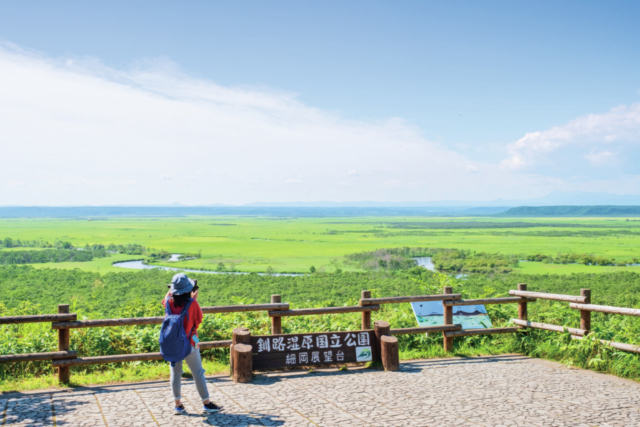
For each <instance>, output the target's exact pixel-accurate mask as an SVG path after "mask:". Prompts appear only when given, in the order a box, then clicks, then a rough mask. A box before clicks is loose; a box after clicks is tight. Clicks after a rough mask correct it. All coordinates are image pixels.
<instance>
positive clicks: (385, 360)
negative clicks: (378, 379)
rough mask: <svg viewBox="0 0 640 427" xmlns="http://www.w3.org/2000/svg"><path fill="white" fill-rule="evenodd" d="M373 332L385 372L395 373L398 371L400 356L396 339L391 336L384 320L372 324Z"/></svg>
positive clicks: (389, 327) (387, 323)
mask: <svg viewBox="0 0 640 427" xmlns="http://www.w3.org/2000/svg"><path fill="white" fill-rule="evenodd" d="M373 330H374V332H375V334H376V339H377V341H378V345H379V352H378V353H379V354H380V356H379V357H380V360H379V361H381V362H382V366H383V367H384V370H385V371H397V370H398V369H400V355H399V351H398V338H396V337H394V336H392V335H391V326H389V322H385V321H384V320H376V321H375V322H373Z"/></svg>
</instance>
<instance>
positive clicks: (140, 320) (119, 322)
mask: <svg viewBox="0 0 640 427" xmlns="http://www.w3.org/2000/svg"><path fill="white" fill-rule="evenodd" d="M288 309H289V304H288V303H283V304H242V305H222V306H213V307H202V312H203V313H204V314H216V313H239V312H245V311H266V310H288ZM163 320H164V317H160V316H158V317H131V318H128V319H94V320H79V321H75V322H56V323H52V324H51V327H52V328H53V329H67V328H104V327H109V326H131V325H158V324H161V323H162V322H163Z"/></svg>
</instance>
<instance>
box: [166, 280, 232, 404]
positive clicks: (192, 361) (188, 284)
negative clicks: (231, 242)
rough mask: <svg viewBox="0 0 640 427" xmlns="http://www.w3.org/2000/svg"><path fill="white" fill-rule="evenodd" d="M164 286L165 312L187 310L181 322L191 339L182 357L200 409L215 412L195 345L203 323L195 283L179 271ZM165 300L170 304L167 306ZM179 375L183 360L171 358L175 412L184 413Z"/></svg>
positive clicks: (178, 313) (175, 313)
mask: <svg viewBox="0 0 640 427" xmlns="http://www.w3.org/2000/svg"><path fill="white" fill-rule="evenodd" d="M167 286H169V292H167V295H166V296H165V298H164V299H163V300H162V306H163V307H164V308H165V311H166V312H167V314H169V311H170V312H171V314H172V315H180V314H182V313H183V311H186V312H185V313H184V314H185V315H184V321H183V326H184V331H185V333H186V334H187V338H188V339H189V340H190V344H191V352H190V353H189V354H188V355H187V356H186V357H185V359H184V361H185V362H187V365H188V366H189V370H190V371H191V374H192V375H193V379H194V381H195V383H196V389H197V390H198V394H199V395H200V398H201V399H202V403H203V405H204V408H203V412H204V413H213V412H218V411H219V410H220V409H221V408H220V407H219V406H217V405H216V404H215V403H213V402H212V401H211V400H210V399H209V391H208V390H207V382H206V380H205V377H204V373H205V370H204V368H203V367H202V359H201V358H200V349H199V348H198V342H199V340H198V326H200V324H201V323H202V310H201V309H200V305H199V304H198V288H197V284H196V282H195V281H193V280H191V279H189V278H188V277H187V275H186V274H184V273H178V274H176V275H175V276H173V279H172V280H171V284H170V285H167ZM167 304H169V307H168V308H169V310H167ZM165 321H166V320H165ZM181 378H182V360H180V361H179V362H172V363H171V389H172V391H173V398H174V400H175V404H176V406H175V413H176V415H183V414H186V413H187V411H186V410H185V408H184V405H183V404H182V402H181V399H182V396H181V395H180V388H181V385H182V384H181Z"/></svg>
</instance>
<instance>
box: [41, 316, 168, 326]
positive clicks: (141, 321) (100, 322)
mask: <svg viewBox="0 0 640 427" xmlns="http://www.w3.org/2000/svg"><path fill="white" fill-rule="evenodd" d="M163 321H164V317H131V318H128V319H95V320H78V321H76V322H56V323H52V324H51V328H52V329H67V328H102V327H107V326H131V325H157V324H160V323H162V322H163Z"/></svg>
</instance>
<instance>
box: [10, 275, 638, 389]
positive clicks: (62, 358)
mask: <svg viewBox="0 0 640 427" xmlns="http://www.w3.org/2000/svg"><path fill="white" fill-rule="evenodd" d="M509 295H511V296H509V297H501V298H483V299H468V300H463V299H462V296H461V294H454V293H453V290H452V288H451V287H445V288H444V290H443V293H442V294H439V295H414V296H400V297H384V298H371V292H370V291H362V294H361V299H360V303H359V305H356V306H345V307H324V308H302V309H291V308H290V307H289V304H288V303H282V302H281V296H280V295H272V296H271V303H269V304H245V305H231V306H213V307H202V311H203V313H204V314H216V313H239V312H249V311H266V312H267V314H268V316H269V317H270V319H271V333H272V335H279V334H282V317H289V316H317V315H325V314H340V313H354V312H360V313H362V322H361V329H362V330H370V329H372V327H371V312H372V311H378V310H380V305H382V304H401V303H408V302H422V301H441V302H442V306H443V314H444V316H443V318H444V319H443V320H444V321H443V325H437V326H424V327H413V328H398V329H390V330H389V335H390V336H391V335H406V334H421V333H428V332H442V333H443V338H444V350H445V352H449V351H451V350H452V349H453V339H454V338H456V337H465V336H474V335H491V334H504V333H515V332H518V331H519V330H522V329H524V328H534V329H543V330H547V331H554V332H568V333H570V334H571V335H572V338H574V339H582V338H583V337H584V336H586V335H588V334H589V331H590V330H591V312H593V311H595V312H601V313H610V314H621V315H629V316H640V309H631V308H620V307H609V306H601V305H593V304H591V291H590V290H589V289H582V290H581V293H580V296H573V295H558V294H549V293H541V292H529V291H527V285H526V284H518V290H513V291H509ZM537 299H547V300H554V301H563V302H569V303H570V304H569V307H570V308H572V309H576V310H580V328H571V327H565V326H558V325H550V324H546V323H538V322H531V321H529V320H528V319H527V315H528V313H527V304H528V303H531V302H535V301H536V300H537ZM514 303H515V304H518V318H517V319H511V322H512V323H513V324H514V325H516V326H515V327H502V328H478V329H462V326H461V325H459V324H454V323H453V307H456V306H465V305H480V304H482V305H486V304H514ZM163 320H164V317H134V318H127V319H95V320H77V315H76V314H75V313H69V306H68V305H66V304H65V305H59V306H58V314H43V315H35V316H10V317H0V325H7V324H21V323H42V322H51V327H52V329H54V330H57V331H58V351H53V352H45V353H30V354H14V355H0V363H15V362H30V361H45V360H50V361H51V364H52V366H54V367H57V368H58V379H59V381H60V382H61V383H68V382H69V377H70V370H69V368H70V367H71V366H78V365H91V364H103V363H118V362H132V361H145V360H161V359H162V356H161V355H160V353H136V354H118V355H109V356H91V357H78V354H77V352H76V351H73V350H71V349H70V332H71V329H78V328H97V327H112V326H131V325H155V324H161V323H162V321H163ZM601 341H602V342H603V343H605V344H607V345H610V346H611V347H614V348H617V349H620V350H624V351H630V352H635V353H640V347H638V346H634V345H630V344H624V343H618V342H610V341H604V340H601ZM232 344H233V341H232V340H222V341H209V342H201V343H200V348H201V349H203V350H208V349H213V348H228V347H230V346H231V345H232Z"/></svg>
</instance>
